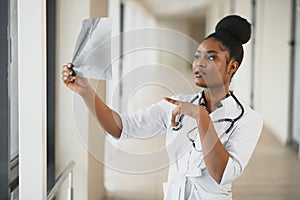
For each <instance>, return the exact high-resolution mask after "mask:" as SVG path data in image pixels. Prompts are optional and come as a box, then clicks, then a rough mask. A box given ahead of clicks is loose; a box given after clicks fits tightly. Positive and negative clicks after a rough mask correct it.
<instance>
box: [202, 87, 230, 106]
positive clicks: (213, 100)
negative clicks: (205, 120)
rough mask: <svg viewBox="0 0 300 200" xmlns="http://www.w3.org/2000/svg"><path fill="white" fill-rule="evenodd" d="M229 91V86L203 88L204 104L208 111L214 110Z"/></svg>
mask: <svg viewBox="0 0 300 200" xmlns="http://www.w3.org/2000/svg"><path fill="white" fill-rule="evenodd" d="M228 93H229V87H220V88H205V89H204V95H205V104H206V107H207V108H208V109H209V110H210V111H214V110H215V109H216V107H217V105H218V103H219V102H220V101H221V100H222V99H224V98H225V97H226V95H227V94H228Z"/></svg>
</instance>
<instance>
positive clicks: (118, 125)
mask: <svg viewBox="0 0 300 200" xmlns="http://www.w3.org/2000/svg"><path fill="white" fill-rule="evenodd" d="M81 97H82V99H83V100H84V102H85V104H86V105H87V107H88V109H89V110H90V112H91V113H92V114H93V115H94V117H96V119H97V121H98V123H99V124H100V126H101V127H102V128H103V129H104V130H105V131H106V132H108V133H109V134H110V135H112V136H114V137H117V138H119V137H120V136H121V132H122V121H121V118H120V115H119V114H118V113H117V112H115V111H114V110H112V109H110V108H109V107H108V106H107V105H106V104H105V103H104V102H103V101H102V100H101V99H100V97H99V96H98V95H97V94H96V93H95V91H94V90H93V89H92V88H91V87H88V88H87V90H86V91H85V93H84V94H82V95H81Z"/></svg>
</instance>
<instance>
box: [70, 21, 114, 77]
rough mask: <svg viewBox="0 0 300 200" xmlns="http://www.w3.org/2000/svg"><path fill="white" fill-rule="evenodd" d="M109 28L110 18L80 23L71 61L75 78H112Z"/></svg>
mask: <svg viewBox="0 0 300 200" xmlns="http://www.w3.org/2000/svg"><path fill="white" fill-rule="evenodd" d="M111 27H112V19H111V18H93V19H85V20H83V21H82V25H81V30H80V33H79V35H78V38H77V42H76V45H75V50H74V54H73V59H72V64H73V65H74V68H73V69H74V71H75V73H76V75H77V76H81V77H85V78H90V79H97V80H107V79H111V78H112V69H111Z"/></svg>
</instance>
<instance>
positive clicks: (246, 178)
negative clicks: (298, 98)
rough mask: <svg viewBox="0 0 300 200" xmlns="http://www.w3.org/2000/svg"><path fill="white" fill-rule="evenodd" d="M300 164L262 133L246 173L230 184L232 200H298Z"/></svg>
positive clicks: (299, 194)
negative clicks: (231, 185) (231, 186)
mask: <svg viewBox="0 0 300 200" xmlns="http://www.w3.org/2000/svg"><path fill="white" fill-rule="evenodd" d="M299 169H300V160H299V159H298V158H297V154H296V152H295V151H294V150H292V149H291V148H290V147H288V146H282V145H281V144H280V143H279V141H277V138H275V137H274V136H273V134H271V133H270V131H268V130H267V129H264V131H263V133H262V136H261V138H260V140H259V143H258V144H257V148H256V150H255V152H254V155H253V156H252V159H251V160H250V162H249V164H248V166H247V168H246V169H245V172H244V173H243V175H242V176H241V177H239V178H238V179H237V180H236V181H235V182H234V184H233V199H243V200H250V199H251V200H252V199H255V200H260V199H261V200H299V199H300V172H299Z"/></svg>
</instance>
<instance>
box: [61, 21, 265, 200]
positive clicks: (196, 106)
mask: <svg viewBox="0 0 300 200" xmlns="http://www.w3.org/2000/svg"><path fill="white" fill-rule="evenodd" d="M250 36H251V25H250V23H249V22H247V20H246V19H244V18H241V17H240V16H237V15H230V16H227V17H225V18H223V19H222V20H221V21H220V22H219V23H218V24H217V26H216V29H215V32H214V33H212V34H211V35H209V36H208V37H206V38H205V39H204V40H203V41H202V42H201V44H200V45H199V47H198V49H197V50H196V54H195V60H194V63H193V72H194V78H195V84H196V85H197V86H199V87H201V88H203V90H202V91H201V92H199V93H198V94H196V95H178V96H175V97H172V98H167V97H166V98H164V100H162V101H160V102H158V103H157V104H154V105H152V106H151V107H149V108H147V109H145V110H143V111H140V112H137V113H134V114H131V115H122V114H120V115H119V114H118V113H116V112H115V111H113V110H111V109H110V108H109V107H108V106H107V105H105V104H104V103H103V101H102V100H101V99H100V98H99V97H98V96H97V95H96V94H95V92H94V91H93V90H92V89H91V87H90V86H89V84H88V82H87V80H86V79H84V78H80V77H76V76H75V75H74V72H73V70H72V64H69V65H64V66H63V80H64V83H65V85H66V86H67V87H69V88H70V89H72V90H73V91H75V92H76V93H78V94H79V95H80V96H81V97H82V98H83V100H84V101H85V103H86V105H87V106H88V107H89V109H90V111H91V112H93V114H94V115H95V117H96V118H97V119H98V122H99V123H100V125H101V126H102V127H103V128H104V129H105V130H106V131H107V132H108V133H109V134H111V135H112V136H114V137H116V138H120V139H128V138H133V137H150V136H153V135H154V134H159V133H161V132H167V135H166V145H167V149H168V154H169V158H170V160H171V161H174V162H171V163H170V166H169V176H168V182H167V183H164V197H165V199H170V200H173V199H181V200H183V199H232V192H231V183H232V181H233V180H235V179H236V178H237V177H238V176H239V175H240V174H241V173H242V172H243V170H244V169H245V167H246V165H247V163H248V161H249V159H250V157H251V155H252V153H253V151H254V148H255V146H256V143H257V141H258V139H259V136H260V134H261V129H262V119H261V117H260V116H259V114H257V113H256V112H255V111H253V110H251V108H249V107H248V106H246V105H244V104H242V103H240V102H239V101H238V99H237V98H236V97H235V96H234V94H233V92H232V91H230V90H229V85H230V82H231V79H232V77H233V75H234V74H235V72H236V71H237V70H238V68H239V66H240V65H241V62H242V60H243V54H244V50H243V46H242V45H243V44H245V43H247V42H248V41H249V39H250ZM149 116H150V117H149ZM148 125H149V126H148Z"/></svg>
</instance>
